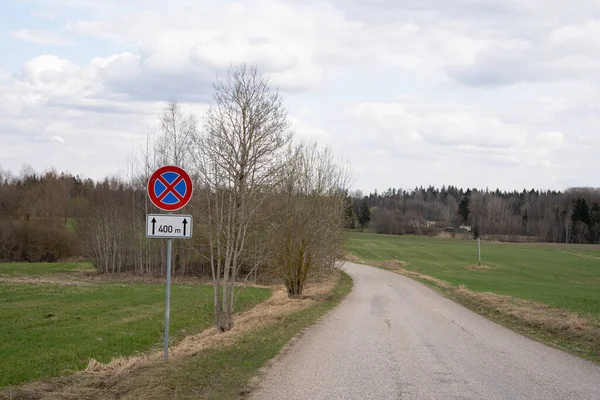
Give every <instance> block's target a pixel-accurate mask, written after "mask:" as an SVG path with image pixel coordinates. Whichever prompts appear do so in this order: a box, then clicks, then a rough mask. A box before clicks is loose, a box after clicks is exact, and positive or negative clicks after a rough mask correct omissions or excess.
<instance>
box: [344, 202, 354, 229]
mask: <svg viewBox="0 0 600 400" xmlns="http://www.w3.org/2000/svg"><path fill="white" fill-rule="evenodd" d="M355 220H356V215H355V214H354V205H353V204H352V197H350V196H347V197H346V210H345V227H346V229H354V228H356V224H355Z"/></svg>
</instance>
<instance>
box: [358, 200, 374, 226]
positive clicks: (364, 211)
mask: <svg viewBox="0 0 600 400" xmlns="http://www.w3.org/2000/svg"><path fill="white" fill-rule="evenodd" d="M370 220H371V212H370V211H369V205H368V204H367V202H366V201H363V202H362V203H361V204H360V213H359V214H358V223H359V224H360V226H361V228H366V227H367V225H368V224H369V221H370Z"/></svg>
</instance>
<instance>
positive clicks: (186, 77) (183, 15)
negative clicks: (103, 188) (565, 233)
mask: <svg viewBox="0 0 600 400" xmlns="http://www.w3.org/2000/svg"><path fill="white" fill-rule="evenodd" d="M0 9H2V13H0V53H1V54H2V57H0V166H1V167H2V168H4V169H9V170H11V171H13V172H14V173H15V174H18V173H19V171H21V169H22V168H23V166H24V165H25V164H28V165H31V166H32V167H33V168H34V169H35V170H37V171H43V170H48V169H50V168H55V169H56V170H58V171H66V172H70V173H73V174H79V175H80V176H84V177H91V178H93V179H100V178H102V177H104V176H107V175H112V174H118V173H121V172H122V171H124V170H125V169H126V168H127V163H128V160H129V159H131V157H132V153H135V151H136V150H138V149H140V148H141V147H142V146H143V144H144V143H145V140H146V135H147V132H148V131H149V130H152V129H156V128H157V127H158V118H159V116H160V113H161V112H162V110H163V109H164V107H165V105H166V102H167V101H169V100H171V99H176V100H178V101H179V102H180V103H181V105H182V107H183V111H184V112H185V113H186V114H189V113H193V114H195V115H197V116H198V118H199V119H201V117H202V114H203V113H204V112H205V111H206V109H207V107H208V104H209V103H210V102H211V96H212V87H211V84H212V82H213V80H214V79H215V77H225V74H226V71H227V68H228V67H229V66H230V65H232V64H237V63H241V62H247V63H251V64H255V65H257V66H258V67H259V68H260V70H261V71H263V72H264V73H265V74H267V75H268V76H269V79H270V81H271V82H272V83H273V85H274V86H277V87H278V89H279V91H280V92H281V94H282V96H283V99H284V102H285V105H286V107H287V109H288V116H289V119H290V122H291V123H292V127H293V130H294V132H295V135H296V136H297V137H298V138H301V139H305V140H309V141H317V142H318V143H319V144H322V145H327V146H329V147H330V148H331V149H332V150H333V151H334V152H335V153H336V154H337V155H338V156H339V157H340V158H342V159H344V160H347V162H348V164H349V166H350V167H351V171H352V174H353V176H354V183H353V185H352V186H353V188H354V189H360V190H362V191H363V192H367V193H368V192H370V191H373V190H375V189H377V190H379V191H382V190H385V189H387V188H390V187H394V188H403V189H411V188H414V187H417V186H424V187H427V186H429V185H433V186H437V187H441V186H442V185H454V186H459V187H464V188H467V187H470V188H486V187H489V188H490V189H495V188H500V189H503V190H514V189H516V190H522V189H523V188H528V189H530V188H538V189H558V190H562V189H566V188H569V187H575V186H588V187H589V186H593V187H598V186H600V157H599V155H600V129H599V128H600V40H598V38H600V0H586V1H583V0H582V1H572V0H570V1H566V0H421V1H414V0H410V1H409V0H371V1H365V0H330V1H317V0H248V1H243V0H242V1H228V0H202V1H192V0H171V1H170V2H165V1H157V0H118V1H117V0H102V1H97V0H0Z"/></svg>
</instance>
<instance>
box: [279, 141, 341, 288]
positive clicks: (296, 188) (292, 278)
mask: <svg viewBox="0 0 600 400" xmlns="http://www.w3.org/2000/svg"><path fill="white" fill-rule="evenodd" d="M284 178H285V179H284V180H283V181H282V185H281V186H280V189H279V190H278V191H277V192H276V193H274V194H273V200H272V201H271V204H270V212H271V213H272V215H273V217H272V223H271V225H270V227H271V229H270V234H269V235H268V236H269V237H270V240H269V250H270V255H271V257H270V267H271V269H272V270H273V271H274V273H275V275H277V276H279V277H280V278H281V279H282V280H283V282H284V284H285V286H286V289H287V293H288V296H289V297H297V296H300V295H302V291H303V289H304V287H305V284H306V282H307V280H308V278H309V277H310V276H311V274H313V273H317V274H318V273H321V272H324V271H329V270H331V269H332V268H333V267H334V264H335V262H336V261H337V260H338V259H339V258H341V256H342V254H341V251H342V247H343V240H344V237H343V234H344V218H345V216H344V211H345V207H346V203H345V193H347V187H348V186H349V183H350V176H349V174H348V171H347V169H346V168H345V165H343V164H341V163H337V162H336V161H335V160H334V158H333V156H332V154H331V152H330V151H329V150H328V149H324V150H320V149H318V148H317V146H316V144H313V145H311V146H306V145H304V144H300V145H298V146H297V147H296V148H295V149H294V150H293V153H292V154H291V155H290V162H289V163H288V164H287V168H286V169H285V173H284Z"/></svg>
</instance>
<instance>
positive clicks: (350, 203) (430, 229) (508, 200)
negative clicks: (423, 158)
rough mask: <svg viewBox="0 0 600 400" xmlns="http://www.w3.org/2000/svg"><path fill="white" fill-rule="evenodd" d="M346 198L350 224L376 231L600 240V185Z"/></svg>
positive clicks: (407, 192)
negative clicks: (555, 189)
mask: <svg viewBox="0 0 600 400" xmlns="http://www.w3.org/2000/svg"><path fill="white" fill-rule="evenodd" d="M346 201H347V208H346V214H347V218H348V221H349V223H348V224H347V227H348V228H353V227H361V228H366V227H367V226H369V227H371V228H372V229H374V230H375V231H376V232H377V233H385V234H395V235H402V234H417V235H427V234H432V235H433V234H437V233H439V232H440V231H447V232H450V233H453V232H454V233H456V232H459V231H465V230H466V229H469V230H470V232H471V233H472V235H473V236H474V237H483V238H492V239H499V240H505V241H521V240H531V241H534V240H535V241H544V242H555V243H600V189H598V188H571V189H568V190H565V191H553V190H549V191H540V190H534V189H531V190H523V191H512V192H508V191H500V190H495V191H490V190H488V189H485V190H478V189H466V190H464V189H462V188H457V187H454V186H448V187H446V186H443V187H442V188H441V189H440V188H435V187H433V186H429V187H428V188H423V187H418V188H414V189H411V190H403V189H396V188H390V189H388V190H386V191H384V192H382V193H378V192H377V191H374V192H373V193H369V194H368V195H364V194H363V193H362V192H360V191H355V192H354V193H352V194H351V195H349V196H347V200H346ZM461 227H462V229H461ZM467 227H468V228H467Z"/></svg>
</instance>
